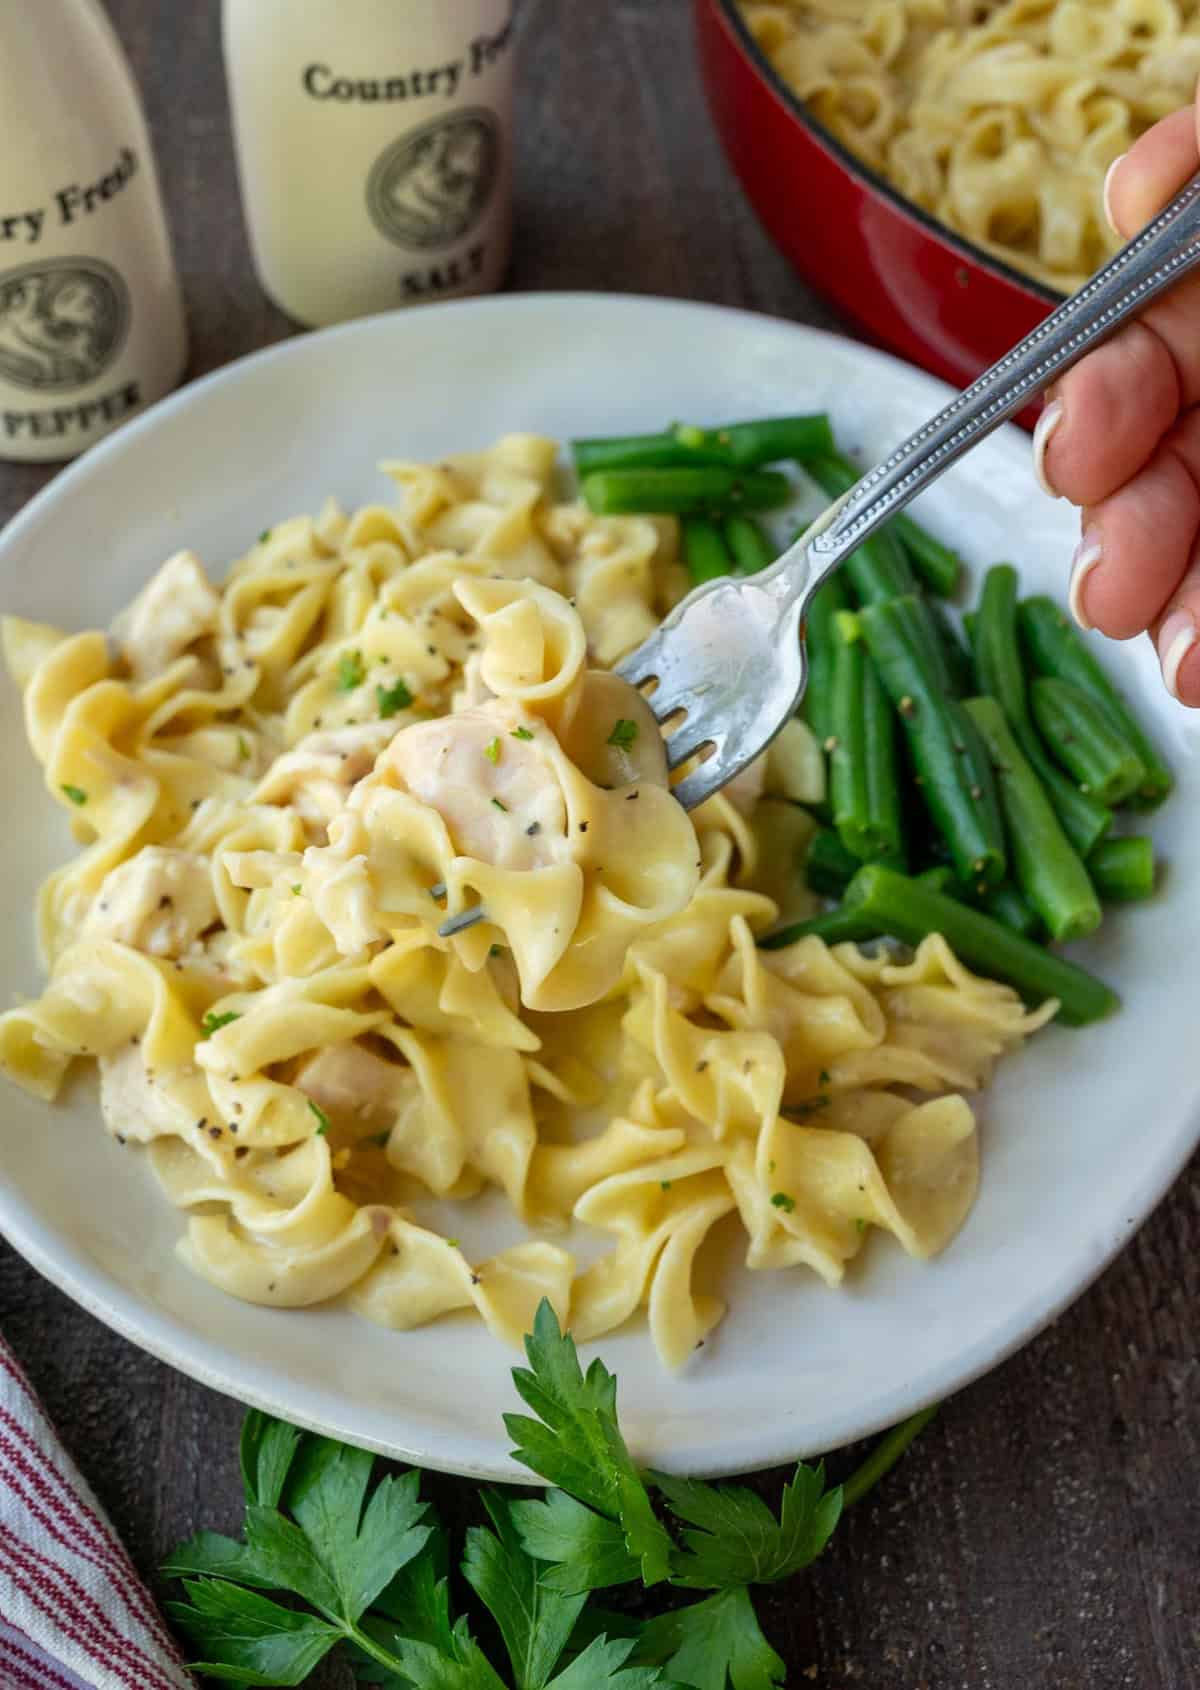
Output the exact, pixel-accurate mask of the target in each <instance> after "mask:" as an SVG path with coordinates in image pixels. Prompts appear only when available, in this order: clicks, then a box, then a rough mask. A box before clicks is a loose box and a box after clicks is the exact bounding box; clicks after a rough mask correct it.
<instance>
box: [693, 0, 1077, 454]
mask: <svg viewBox="0 0 1200 1690" xmlns="http://www.w3.org/2000/svg"><path fill="white" fill-rule="evenodd" d="M694 3H695V17H696V32H697V45H698V49H699V55H700V67H701V73H702V75H703V78H704V85H705V88H706V90H707V93H708V100H709V105H710V107H711V109H712V114H713V118H714V120H715V122H716V126H717V131H718V133H719V135H720V137H721V140H722V142H723V143H724V146H725V150H726V152H727V153H728V155H729V159H730V162H731V163H732V165H733V167H734V169H735V171H736V172H737V174H738V176H739V177H740V179H741V182H742V186H743V187H744V188H745V190H746V192H747V194H748V195H749V197H750V202H751V204H752V205H753V206H754V208H755V210H756V211H757V213H758V215H759V217H760V218H761V219H762V221H763V224H764V225H765V227H766V229H767V231H768V233H769V234H770V235H771V236H772V237H773V239H774V240H775V242H776V244H777V245H778V246H779V247H780V248H781V249H782V251H783V252H784V253H785V254H786V256H787V257H788V258H789V259H790V260H791V262H792V263H793V264H794V265H795V267H796V269H797V270H798V271H799V272H800V274H801V275H802V276H804V277H805V279H806V280H807V281H809V282H811V283H812V285H813V287H815V288H817V289H818V290H819V291H820V292H821V293H823V294H826V295H828V297H829V298H830V299H831V300H833V301H834V303H835V304H837V305H838V306H839V307H840V308H841V310H842V311H844V312H845V314H846V315H847V316H848V317H850V318H852V319H853V321H854V322H855V323H856V324H857V325H858V327H859V328H861V329H862V330H863V331H865V333H866V334H867V335H868V336H869V337H870V338H871V339H873V340H875V341H877V342H879V343H880V344H881V345H883V346H887V347H890V348H891V349H892V350H893V351H895V352H898V353H899V354H900V355H901V357H904V358H908V359H910V360H911V361H913V362H914V363H917V364H922V365H923V366H924V367H925V368H926V369H927V370H932V371H933V372H934V373H935V374H936V375H939V376H943V377H944V378H945V379H946V380H947V381H951V382H953V383H954V384H955V385H956V386H959V387H965V386H966V385H967V383H968V382H970V381H972V380H974V378H975V377H976V376H977V375H978V374H979V373H980V371H981V370H985V369H987V368H988V366H989V365H990V364H993V363H995V362H996V360H997V359H998V358H1000V357H1001V356H1002V355H1003V354H1004V353H1005V352H1007V351H1008V350H1009V349H1010V348H1011V347H1012V346H1014V345H1015V344H1016V342H1017V341H1019V340H1020V339H1021V338H1022V337H1023V336H1024V335H1027V334H1028V333H1029V331H1030V330H1031V329H1032V328H1034V327H1035V325H1036V324H1037V323H1039V322H1040V321H1041V320H1042V318H1043V317H1045V316H1046V315H1047V313H1048V312H1050V311H1052V310H1053V309H1054V307H1055V306H1056V305H1057V304H1058V303H1059V301H1060V300H1061V299H1062V297H1063V296H1062V295H1061V294H1057V293H1053V292H1051V290H1050V289H1049V288H1045V287H1042V286H1041V285H1040V284H1039V283H1037V282H1034V281H1031V280H1030V279H1029V278H1028V277H1027V276H1022V275H1021V274H1020V273H1019V272H1018V271H1016V270H1013V269H1010V268H1009V266H1008V265H1006V264H1002V263H1000V262H999V261H998V260H997V259H995V258H993V257H992V256H991V255H990V254H989V253H985V252H983V251H981V250H980V249H979V248H978V247H976V246H973V245H972V244H971V242H970V241H967V240H964V239H963V238H962V237H961V236H960V235H956V234H954V233H953V232H952V231H951V230H950V229H947V228H946V227H945V225H944V224H941V223H938V222H935V220H934V219H933V218H932V217H930V216H928V214H927V213H926V212H924V211H922V210H920V209H919V208H918V207H917V206H915V205H913V204H912V202H911V201H909V200H906V199H904V198H902V196H901V195H900V194H898V193H897V192H896V190H895V189H894V188H892V187H890V186H889V185H888V183H887V182H885V181H884V180H883V178H882V177H880V176H878V175H876V173H875V172H874V171H873V170H870V169H868V168H867V166H866V165H865V164H863V163H861V162H860V161H859V160H858V159H856V158H855V157H854V155H853V154H852V153H850V152H848V151H847V150H846V148H845V147H844V146H842V144H841V143H840V142H839V141H836V140H835V139H834V138H833V136H832V135H831V134H830V133H829V132H828V130H826V129H825V128H823V127H822V125H821V124H820V123H818V122H817V120H816V118H814V117H813V116H812V114H811V113H810V112H809V111H808V110H807V109H806V107H805V105H804V103H803V102H802V101H801V100H800V99H798V98H797V96H796V95H795V94H793V93H792V92H791V91H790V90H789V89H788V88H787V86H786V85H785V83H783V82H782V81H781V79H780V78H779V77H778V76H777V75H776V74H775V72H774V71H773V70H772V69H771V66H770V64H769V63H768V61H767V59H766V57H765V55H764V54H763V53H762V52H761V51H760V49H759V47H758V45H757V43H756V42H755V40H754V38H753V36H752V35H751V34H750V32H749V30H748V29H747V28H746V25H745V23H744V22H743V20H742V17H741V13H740V12H739V10H738V7H737V5H736V3H735V0H694ZM1036 414H1037V412H1036V409H1035V410H1033V411H1031V412H1029V413H1027V414H1026V416H1025V417H1023V418H1022V419H1021V420H1022V421H1024V422H1029V421H1031V420H1032V418H1033V417H1035V416H1036Z"/></svg>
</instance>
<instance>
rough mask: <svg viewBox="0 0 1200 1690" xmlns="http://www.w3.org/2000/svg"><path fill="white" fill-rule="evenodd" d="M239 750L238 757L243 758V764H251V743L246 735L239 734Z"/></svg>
mask: <svg viewBox="0 0 1200 1690" xmlns="http://www.w3.org/2000/svg"><path fill="white" fill-rule="evenodd" d="M237 748H238V756H239V757H240V758H241V760H242V762H243V763H247V762H249V760H250V741H249V740H248V739H247V738H246V736H245V734H239V735H238V736H237Z"/></svg>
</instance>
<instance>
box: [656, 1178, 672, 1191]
mask: <svg viewBox="0 0 1200 1690" xmlns="http://www.w3.org/2000/svg"><path fill="white" fill-rule="evenodd" d="M658 1183H659V1185H661V1186H662V1188H663V1190H664V1191H670V1189H671V1182H670V1180H669V1179H660V1180H659V1182H658Z"/></svg>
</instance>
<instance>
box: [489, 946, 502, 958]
mask: <svg viewBox="0 0 1200 1690" xmlns="http://www.w3.org/2000/svg"><path fill="white" fill-rule="evenodd" d="M488 955H489V956H503V955H504V946H503V945H492V946H490V947H489V949H488Z"/></svg>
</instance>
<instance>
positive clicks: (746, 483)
mask: <svg viewBox="0 0 1200 1690" xmlns="http://www.w3.org/2000/svg"><path fill="white" fill-rule="evenodd" d="M581 491H582V493H583V496H584V499H585V500H586V501H587V506H588V509H589V510H592V511H595V513H596V514H597V516H622V515H629V514H634V513H637V512H639V511H664V512H674V513H676V514H679V515H683V514H684V513H686V512H689V511H694V512H706V511H712V510H726V509H729V508H730V507H734V506H741V507H742V508H743V509H744V510H771V509H772V508H773V507H774V506H776V505H782V504H784V503H785V502H786V501H787V498H788V496H789V494H790V492H791V488H790V486H789V484H788V479H787V477H786V476H785V475H779V474H778V473H777V472H776V471H775V470H769V469H758V470H746V471H744V472H743V471H741V470H735V469H727V468H725V467H723V466H722V465H720V464H699V465H697V466H696V467H695V468H679V469H603V470H597V471H595V472H594V473H593V474H591V475H585V476H584V478H583V481H582V483H581Z"/></svg>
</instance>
